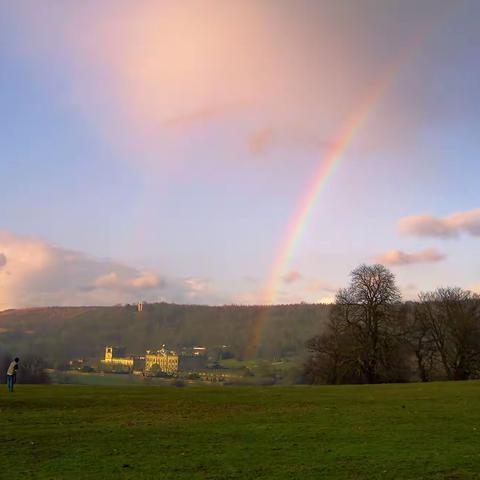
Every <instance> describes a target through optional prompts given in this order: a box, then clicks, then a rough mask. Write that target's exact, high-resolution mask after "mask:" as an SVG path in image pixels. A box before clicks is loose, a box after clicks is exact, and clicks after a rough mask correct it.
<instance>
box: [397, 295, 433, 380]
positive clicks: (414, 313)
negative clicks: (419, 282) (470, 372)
mask: <svg viewBox="0 0 480 480" xmlns="http://www.w3.org/2000/svg"><path fill="white" fill-rule="evenodd" d="M400 316H401V320H400V321H401V322H402V325H403V328H402V338H403V341H404V342H405V344H406V345H407V346H408V348H409V350H410V352H412V353H413V356H414V358H415V363H416V368H417V372H418V376H419V378H420V380H421V381H422V382H428V381H430V380H432V376H433V374H434V372H435V371H436V364H437V363H438V362H437V357H438V355H437V350H436V348H435V342H434V339H433V335H432V332H431V329H430V327H429V324H428V322H427V320H426V316H425V312H424V310H423V309H420V308H418V307H417V305H416V304H414V303H407V304H405V305H404V306H403V308H402V311H401V313H400Z"/></svg>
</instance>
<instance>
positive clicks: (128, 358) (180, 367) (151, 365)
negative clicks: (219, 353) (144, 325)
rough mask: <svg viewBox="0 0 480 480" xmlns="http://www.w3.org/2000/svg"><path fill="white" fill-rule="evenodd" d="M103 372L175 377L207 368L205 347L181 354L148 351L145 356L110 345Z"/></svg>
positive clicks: (106, 348)
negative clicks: (132, 353)
mask: <svg viewBox="0 0 480 480" xmlns="http://www.w3.org/2000/svg"><path fill="white" fill-rule="evenodd" d="M101 366H102V367H103V368H102V370H107V371H109V372H112V373H115V372H117V373H137V374H143V375H146V376H158V375H162V374H163V375H175V374H177V373H178V372H194V371H201V370H205V369H206V368H207V350H206V348H205V347H193V348H183V349H181V351H179V352H175V351H173V350H168V349H167V348H165V345H163V346H162V348H161V349H160V350H155V351H153V350H147V351H146V352H145V355H142V356H135V355H129V354H127V351H126V348H125V347H115V346H111V345H108V346H106V347H105V357H104V358H103V359H102V360H101Z"/></svg>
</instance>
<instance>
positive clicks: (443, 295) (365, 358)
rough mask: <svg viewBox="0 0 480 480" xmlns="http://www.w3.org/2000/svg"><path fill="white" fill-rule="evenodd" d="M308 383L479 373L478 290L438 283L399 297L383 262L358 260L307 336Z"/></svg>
mask: <svg viewBox="0 0 480 480" xmlns="http://www.w3.org/2000/svg"><path fill="white" fill-rule="evenodd" d="M307 348H308V350H309V352H310V356H309V358H308V360H307V362H306V364H305V368H304V375H305V380H306V381H307V382H308V383H328V384H341V383H383V382H408V381H423V382H427V381H430V380H442V379H445V380H467V379H472V378H479V377H480V297H479V296H478V295H476V294H474V293H472V292H470V291H468V290H464V289H461V288H458V287H447V288H438V289H436V290H434V291H432V292H425V293H421V294H420V295H419V298H418V301H415V302H402V301H401V295H400V291H399V289H398V287H397V285H396V282H395V276H394V275H393V274H392V272H390V271H389V270H388V269H387V268H386V267H385V266H383V265H361V266H359V267H358V268H356V269H355V270H353V271H352V273H351V281H350V284H349V285H348V286H347V287H346V288H343V289H340V290H339V291H338V292H337V294H336V299H335V304H334V305H333V308H332V309H331V311H330V316H329V321H328V324H327V327H326V329H325V330H324V332H323V333H322V334H320V335H316V336H314V337H313V338H311V339H310V340H309V341H308V342H307Z"/></svg>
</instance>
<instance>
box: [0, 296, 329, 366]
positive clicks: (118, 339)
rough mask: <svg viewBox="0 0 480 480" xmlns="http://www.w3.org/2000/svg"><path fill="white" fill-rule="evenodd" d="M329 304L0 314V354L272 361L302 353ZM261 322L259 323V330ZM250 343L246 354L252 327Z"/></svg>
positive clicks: (53, 357) (161, 305)
mask: <svg viewBox="0 0 480 480" xmlns="http://www.w3.org/2000/svg"><path fill="white" fill-rule="evenodd" d="M329 311H330V306H328V305H319V304H315V305H312V304H299V305H279V306H236V305H229V306H215V307H212V306H199V305H177V304H169V303H156V304H148V305H145V306H144V310H143V312H137V310H136V307H135V306H133V305H126V306H114V307H49V308H34V309H22V310H7V311H4V312H0V351H3V352H11V353H13V354H15V355H17V354H18V355H22V354H25V353H35V354H38V355H41V356H42V357H43V358H45V359H46V360H47V361H49V362H62V361H65V360H68V359H71V358H77V357H98V356H101V355H102V354H103V349H104V347H105V345H108V344H113V345H124V346H125V347H127V350H128V351H129V352H132V353H139V354H140V353H143V352H144V351H145V350H146V349H157V348H160V347H161V345H162V344H166V345H167V346H168V347H169V348H173V349H175V348H180V347H189V346H194V345H203V346H206V347H207V348H208V349H209V351H210V353H212V354H215V353H216V352H218V351H219V350H220V349H221V347H222V346H223V345H226V346H228V348H226V349H224V351H227V352H230V354H232V355H233V356H234V357H236V358H240V359H241V358H245V356H250V357H252V356H253V357H257V358H264V359H276V358H281V357H285V356H290V355H299V354H303V353H304V352H305V351H306V349H305V342H306V341H307V340H308V339H309V338H311V337H312V336H313V335H315V334H318V333H320V332H321V331H322V330H323V327H324V325H325V324H326V322H327V320H328V313H329ZM261 325H263V327H261ZM256 331H260V335H259V340H258V348H257V349H256V350H255V351H253V352H252V351H251V350H250V351H249V345H250V344H251V342H252V337H254V336H255V332H256Z"/></svg>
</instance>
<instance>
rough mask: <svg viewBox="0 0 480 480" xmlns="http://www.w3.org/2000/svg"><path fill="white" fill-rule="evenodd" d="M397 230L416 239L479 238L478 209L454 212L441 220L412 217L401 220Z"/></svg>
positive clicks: (479, 209) (424, 216) (428, 216)
mask: <svg viewBox="0 0 480 480" xmlns="http://www.w3.org/2000/svg"><path fill="white" fill-rule="evenodd" d="M399 229H400V231H401V232H402V233H404V234H407V235H415V236H417V237H440V238H456V237H458V236H459V235H460V234H461V233H467V234H470V235H472V236H475V237H478V236H480V208H477V209H475V210H470V211H468V212H456V213H452V214H451V215H448V216H446V217H443V218H438V217H434V216H432V215H413V216H410V217H405V218H402V219H401V220H400V222H399Z"/></svg>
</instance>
